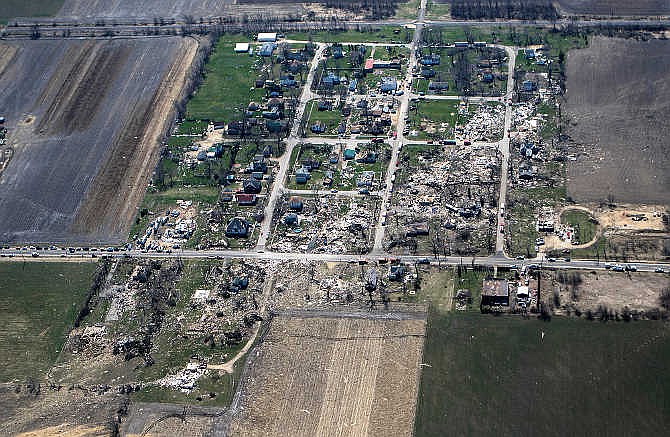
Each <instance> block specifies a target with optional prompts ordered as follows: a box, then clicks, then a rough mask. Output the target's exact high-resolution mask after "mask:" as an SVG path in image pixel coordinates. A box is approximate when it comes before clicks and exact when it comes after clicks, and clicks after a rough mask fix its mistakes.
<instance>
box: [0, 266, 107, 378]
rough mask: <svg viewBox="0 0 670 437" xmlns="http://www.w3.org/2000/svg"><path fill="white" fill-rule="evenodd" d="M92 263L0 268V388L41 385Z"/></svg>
mask: <svg viewBox="0 0 670 437" xmlns="http://www.w3.org/2000/svg"><path fill="white" fill-rule="evenodd" d="M95 266H96V265H95V264H94V263H49V262H38V263H21V262H11V263H0V326H1V327H0V382H6V381H10V380H12V379H18V380H21V381H23V380H25V379H26V378H35V379H41V378H42V377H43V375H44V373H45V372H46V371H47V370H48V369H49V368H50V367H51V366H52V365H53V364H54V362H55V361H56V359H57V358H58V355H59V353H60V349H61V347H62V346H63V343H64V342H65V338H66V336H67V333H68V332H69V330H70V329H71V328H72V324H73V322H74V319H75V317H76V315H77V313H78V312H79V309H80V307H81V305H82V303H83V299H84V296H85V295H86V292H87V291H88V289H89V286H90V283H91V278H92V275H93V272H94V270H95Z"/></svg>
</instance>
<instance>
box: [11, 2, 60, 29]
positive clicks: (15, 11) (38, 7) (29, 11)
mask: <svg viewBox="0 0 670 437" xmlns="http://www.w3.org/2000/svg"><path fill="white" fill-rule="evenodd" d="M63 1H64V0H2V3H1V4H0V24H4V23H7V22H8V21H9V20H11V19H12V18H18V17H51V16H53V15H56V14H57V13H58V11H59V10H60V8H61V6H63Z"/></svg>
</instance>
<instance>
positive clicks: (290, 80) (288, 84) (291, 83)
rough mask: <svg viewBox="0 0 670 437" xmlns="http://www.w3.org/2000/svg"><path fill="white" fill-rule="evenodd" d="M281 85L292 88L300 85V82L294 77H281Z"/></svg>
mask: <svg viewBox="0 0 670 437" xmlns="http://www.w3.org/2000/svg"><path fill="white" fill-rule="evenodd" d="M279 85H280V86H282V87H284V88H291V87H295V86H298V82H296V81H295V79H293V78H285V79H281V80H280V81H279Z"/></svg>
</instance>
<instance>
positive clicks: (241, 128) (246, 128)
mask: <svg viewBox="0 0 670 437" xmlns="http://www.w3.org/2000/svg"><path fill="white" fill-rule="evenodd" d="M250 132H251V126H250V125H249V124H246V125H245V123H244V122H243V121H242V120H234V121H231V122H230V123H228V127H227V128H226V133H227V134H228V135H245V134H248V133H250Z"/></svg>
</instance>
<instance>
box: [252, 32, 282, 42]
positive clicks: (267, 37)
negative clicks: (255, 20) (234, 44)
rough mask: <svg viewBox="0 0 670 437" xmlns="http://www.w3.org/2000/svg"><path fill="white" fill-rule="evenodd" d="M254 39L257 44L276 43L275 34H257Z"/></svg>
mask: <svg viewBox="0 0 670 437" xmlns="http://www.w3.org/2000/svg"><path fill="white" fill-rule="evenodd" d="M256 39H257V40H258V42H275V41H277V32H263V33H259V34H258V37H257V38H256Z"/></svg>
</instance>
